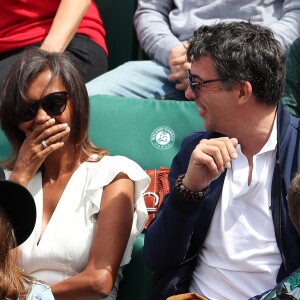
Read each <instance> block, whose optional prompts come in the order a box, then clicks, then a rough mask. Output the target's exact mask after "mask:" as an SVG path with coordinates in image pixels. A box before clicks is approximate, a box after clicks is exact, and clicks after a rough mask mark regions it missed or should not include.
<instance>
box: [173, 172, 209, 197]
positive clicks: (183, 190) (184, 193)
mask: <svg viewBox="0 0 300 300" xmlns="http://www.w3.org/2000/svg"><path fill="white" fill-rule="evenodd" d="M184 177H185V174H182V175H179V176H178V179H177V181H176V185H175V188H176V191H177V192H178V193H180V194H181V195H182V196H183V197H184V198H190V199H201V198H203V197H204V196H205V195H206V194H207V193H208V192H209V189H210V186H209V185H208V186H207V187H206V188H205V189H204V190H202V191H200V192H192V191H190V190H189V189H188V188H186V187H185V186H184V185H183V183H182V179H183V178H184Z"/></svg>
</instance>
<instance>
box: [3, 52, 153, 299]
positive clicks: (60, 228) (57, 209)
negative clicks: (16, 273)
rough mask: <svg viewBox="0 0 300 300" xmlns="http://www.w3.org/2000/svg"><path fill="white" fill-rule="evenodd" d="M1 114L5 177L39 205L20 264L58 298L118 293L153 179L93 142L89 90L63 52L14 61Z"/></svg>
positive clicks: (27, 54) (110, 296) (144, 217)
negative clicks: (7, 152) (7, 150)
mask: <svg viewBox="0 0 300 300" xmlns="http://www.w3.org/2000/svg"><path fill="white" fill-rule="evenodd" d="M0 120H1V126H2V129H3V131H4V132H5V134H6V135H7V137H8V139H9V140H10V142H11V144H12V146H13V151H12V155H11V157H10V159H9V160H8V161H7V163H6V165H5V166H6V168H7V169H9V170H10V171H9V172H7V173H6V174H7V177H9V179H10V180H13V181H16V182H18V183H20V184H22V185H23V186H26V187H28V189H29V190H30V191H31V193H32V194H33V196H34V198H35V201H36V205H37V224H36V226H35V229H34V232H33V234H32V235H31V237H30V238H29V239H28V240H27V242H26V243H24V245H22V247H21V248H20V260H19V263H20V266H21V267H22V268H24V269H25V270H26V271H27V272H28V273H30V274H31V275H32V276H35V277H36V278H38V279H40V280H43V281H45V282H46V283H47V284H49V285H51V290H52V292H53V294H54V297H55V299H62V298H63V299H98V298H105V297H108V299H115V298H116V293H117V286H118V283H119V281H120V279H121V278H122V274H121V268H120V266H124V265H125V264H127V263H128V262H129V260H130V255H131V250H132V246H133V243H134V240H135V238H136V237H137V235H138V234H139V233H140V232H141V230H142V228H143V226H144V224H145V222H146V220H147V218H148V215H147V210H146V206H145V203H144V200H143V196H142V195H143V192H144V191H145V190H146V188H147V187H148V185H149V181H150V179H149V177H148V176H147V174H146V173H145V172H144V171H143V170H142V169H141V168H140V167H139V166H138V165H137V164H136V163H134V162H133V161H131V160H129V159H127V158H125V157H121V156H115V157H110V156H107V151H105V150H103V149H101V148H98V147H96V146H94V145H93V144H92V143H91V141H90V139H89V137H88V123H89V99H88V96H87V92H86V88H85V85H84V82H83V80H82V78H81V77H80V75H79V73H78V71H77V70H76V68H75V67H74V66H73V65H72V63H71V62H70V60H69V59H68V57H67V56H66V55H64V54H61V53H49V52H45V51H43V50H40V49H38V48H33V49H30V50H28V51H26V52H25V53H24V55H22V56H21V57H20V58H19V59H18V60H17V61H16V62H15V64H14V65H13V66H12V68H11V69H10V71H9V73H8V76H7V78H6V80H5V82H4V88H3V94H2V100H1V107H0ZM103 130H105V129H103Z"/></svg>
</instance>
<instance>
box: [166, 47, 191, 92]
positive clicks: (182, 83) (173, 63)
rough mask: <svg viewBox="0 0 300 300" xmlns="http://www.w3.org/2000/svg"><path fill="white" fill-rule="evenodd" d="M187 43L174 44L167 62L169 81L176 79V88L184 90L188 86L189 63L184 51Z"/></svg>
mask: <svg viewBox="0 0 300 300" xmlns="http://www.w3.org/2000/svg"><path fill="white" fill-rule="evenodd" d="M187 47H188V44H187V43H183V44H182V45H179V46H176V47H174V48H172V49H171V51H170V54H169V58H168V63H169V66H170V69H171V74H170V75H169V76H168V79H169V80H170V81H177V82H178V83H177V84H176V89H178V90H182V91H184V90H186V89H187V87H188V81H187V70H188V69H189V68H190V66H191V64H190V63H188V62H187V61H186V51H187Z"/></svg>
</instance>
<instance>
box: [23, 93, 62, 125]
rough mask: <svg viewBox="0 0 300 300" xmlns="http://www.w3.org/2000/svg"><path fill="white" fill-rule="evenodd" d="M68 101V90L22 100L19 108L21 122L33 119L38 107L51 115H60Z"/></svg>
mask: <svg viewBox="0 0 300 300" xmlns="http://www.w3.org/2000/svg"><path fill="white" fill-rule="evenodd" d="M67 101H68V92H67V91H62V92H54V93H51V94H48V95H46V96H45V97H44V98H42V99H41V100H36V101H33V100H29V99H27V100H23V102H24V105H22V107H21V108H20V110H19V112H20V119H19V121H21V122H26V121H30V120H32V119H34V117H35V116H36V114H37V112H38V109H39V107H42V108H43V110H44V111H45V112H46V113H47V114H48V115H49V116H51V117H55V116H59V115H61V114H62V113H63V112H64V111H65V109H66V106H67Z"/></svg>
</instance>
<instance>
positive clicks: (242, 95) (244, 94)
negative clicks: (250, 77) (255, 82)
mask: <svg viewBox="0 0 300 300" xmlns="http://www.w3.org/2000/svg"><path fill="white" fill-rule="evenodd" d="M237 88H238V89H239V95H238V105H243V104H245V103H247V102H248V101H249V100H250V99H251V97H252V85H251V83H250V82H249V81H243V82H240V84H239V86H238V87H237Z"/></svg>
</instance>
